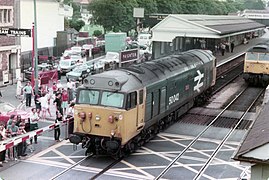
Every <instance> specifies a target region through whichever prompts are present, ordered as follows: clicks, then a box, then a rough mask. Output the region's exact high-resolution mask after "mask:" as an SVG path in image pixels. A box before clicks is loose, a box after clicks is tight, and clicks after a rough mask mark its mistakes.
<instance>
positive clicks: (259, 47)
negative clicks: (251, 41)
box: [247, 41, 269, 52]
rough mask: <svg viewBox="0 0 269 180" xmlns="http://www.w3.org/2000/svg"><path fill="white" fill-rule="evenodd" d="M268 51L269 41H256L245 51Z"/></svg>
mask: <svg viewBox="0 0 269 180" xmlns="http://www.w3.org/2000/svg"><path fill="white" fill-rule="evenodd" d="M268 51H269V41H266V42H262V43H258V44H256V45H255V46H253V47H251V48H249V49H248V51H247V52H268Z"/></svg>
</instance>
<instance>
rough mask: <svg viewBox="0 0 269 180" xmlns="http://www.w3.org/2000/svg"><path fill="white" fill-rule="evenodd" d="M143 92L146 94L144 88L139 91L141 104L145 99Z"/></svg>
mask: <svg viewBox="0 0 269 180" xmlns="http://www.w3.org/2000/svg"><path fill="white" fill-rule="evenodd" d="M143 94H144V92H143V90H140V91H139V104H142V103H143V99H144V97H143Z"/></svg>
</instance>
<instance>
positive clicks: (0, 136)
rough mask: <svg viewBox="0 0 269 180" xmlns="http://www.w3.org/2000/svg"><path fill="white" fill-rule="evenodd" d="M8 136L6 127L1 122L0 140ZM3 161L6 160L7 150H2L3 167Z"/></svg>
mask: <svg viewBox="0 0 269 180" xmlns="http://www.w3.org/2000/svg"><path fill="white" fill-rule="evenodd" d="M6 138H7V137H6V129H5V126H4V124H3V123H1V124H0V142H1V141H3V140H5V139H6ZM3 162H7V161H6V150H4V151H1V152H0V167H3Z"/></svg>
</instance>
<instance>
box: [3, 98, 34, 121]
mask: <svg viewBox="0 0 269 180" xmlns="http://www.w3.org/2000/svg"><path fill="white" fill-rule="evenodd" d="M12 114H13V115H16V116H17V115H20V116H21V118H22V119H25V120H26V122H27V120H28V118H29V117H30V112H26V111H23V110H19V109H16V108H15V106H13V105H12V104H10V103H7V102H3V101H0V122H4V123H5V124H6V123H7V121H8V120H9V118H10V116H11V115H12Z"/></svg>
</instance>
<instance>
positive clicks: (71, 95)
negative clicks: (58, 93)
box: [66, 79, 73, 104]
mask: <svg viewBox="0 0 269 180" xmlns="http://www.w3.org/2000/svg"><path fill="white" fill-rule="evenodd" d="M66 85H67V93H68V104H70V103H71V101H72V100H73V87H72V83H71V81H70V80H69V79H68V80H67V84H66Z"/></svg>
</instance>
